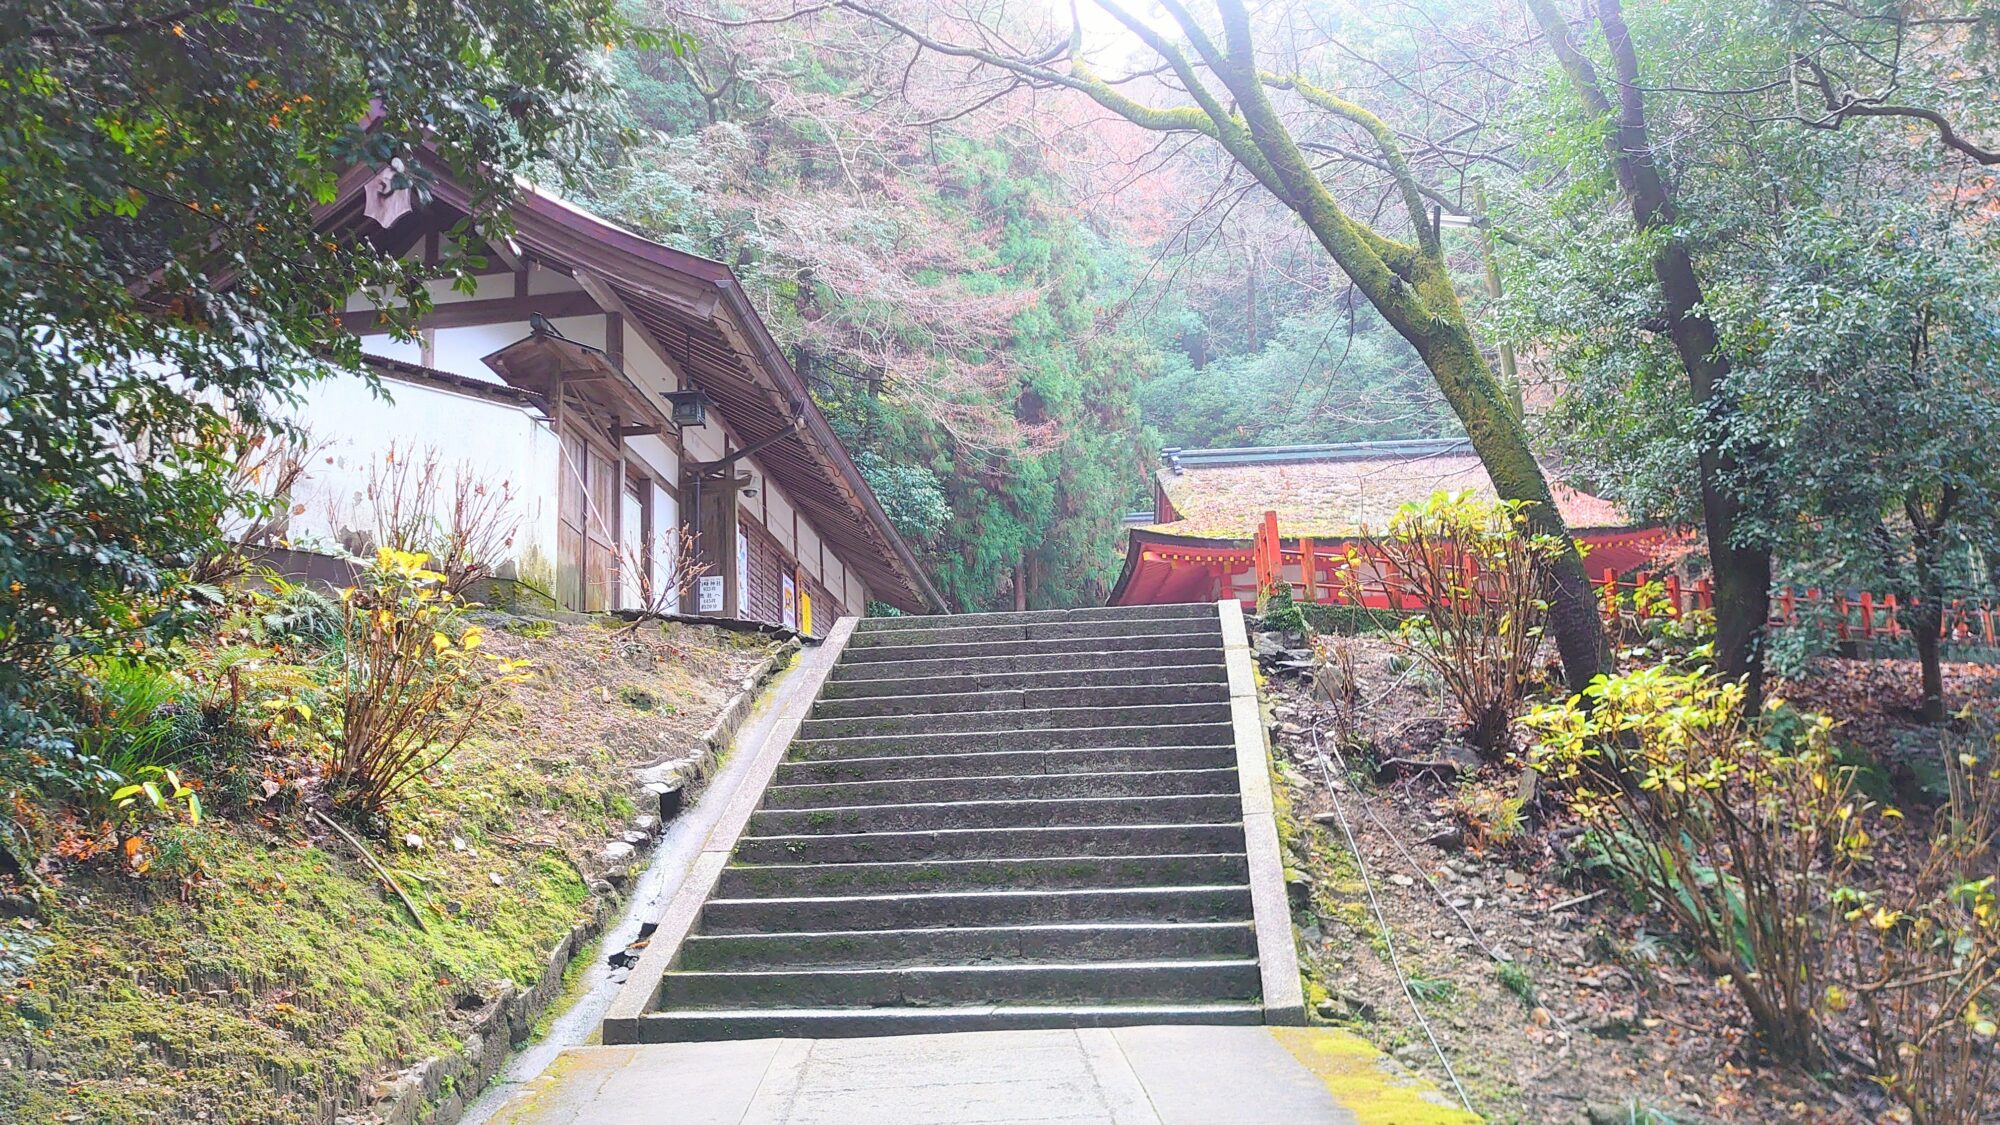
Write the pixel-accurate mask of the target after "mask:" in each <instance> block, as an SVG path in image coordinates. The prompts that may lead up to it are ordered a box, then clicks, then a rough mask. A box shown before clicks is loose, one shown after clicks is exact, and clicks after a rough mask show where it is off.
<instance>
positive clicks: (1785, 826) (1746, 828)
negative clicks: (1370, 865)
mask: <svg viewBox="0 0 2000 1125" xmlns="http://www.w3.org/2000/svg"><path fill="white" fill-rule="evenodd" d="M1742 707H1743V688H1742V685H1740V684H1736V683H1725V682H1721V681H1718V680H1716V679H1714V678H1712V677H1710V676H1709V675H1707V674H1705V673H1704V672H1701V671H1694V672H1687V671H1679V670H1675V669H1672V668H1668V667H1664V666H1655V667H1651V668H1644V669H1640V670H1637V671H1634V672H1630V673H1627V674H1624V675H1620V676H1614V677H1608V678H1605V677H1600V678H1599V679H1598V680H1597V681H1595V682H1594V683H1593V684H1592V685H1591V686H1590V688H1589V689H1588V690H1587V691H1585V692H1584V694H1583V695H1582V696H1578V697H1573V698H1571V699H1569V700H1567V701H1566V702H1564V703H1562V704H1560V705H1552V706H1545V707H1539V708H1535V709H1533V710H1532V711H1531V712H1530V713H1529V714H1528V716H1527V718H1526V725H1527V726H1528V727H1529V728H1530V729H1531V730H1534V731H1536V732H1537V733H1538V734H1539V735H1540V738H1541V745H1540V746H1539V747H1538V748H1537V749H1536V751H1535V752H1534V753H1533V760H1534V763H1535V764H1536V765H1537V766H1538V767H1539V768H1540V769H1541V770H1542V771H1543V772H1544V773H1545V774H1547V775H1549V776H1552V777H1554V778H1556V779H1558V780H1559V781H1561V782H1563V783H1564V784H1566V785H1567V786H1568V797H1569V801H1570V804H1571V807H1572V808H1573V809H1574V811H1575V812H1576V813H1577V815H1578V816H1579V818H1580V819H1581V820H1582V821H1583V822H1584V824H1585V826H1586V827H1587V828H1589V829H1590V830H1591V832H1592V833H1593V837H1594V840H1595V842H1596V846H1597V847H1598V848H1599V849H1601V853H1600V854H1601V858H1602V860H1603V861H1604V863H1605V864H1606V865H1607V866H1608V867H1609V868H1610V869H1611V871H1612V873H1613V875H1614V878H1616V879H1617V880H1618V881H1620V882H1622V883H1624V884H1625V885H1627V886H1629V887H1632V888H1634V889H1636V890H1637V891H1638V892H1639V893H1640V894H1642V895H1643V896H1644V897H1645V898H1646V899H1648V900H1650V901H1651V903H1652V904H1653V905H1654V906H1656V907H1657V908H1658V909H1659V910H1660V911H1661V912H1662V913H1664V914H1665V915H1666V916H1667V917H1668V918H1669V919H1671V920H1672V922H1673V923H1674V925H1675V927H1676V928H1677V929H1678V930H1679V931H1680V933H1681V934H1682V936H1683V937H1685V938H1686V939H1687V940H1688V941H1689V942H1690V943H1691V944H1692V945H1693V947H1694V949H1695V951H1696V952H1697V953H1698V954H1699V955H1700V957H1701V958H1702V960H1703V961H1704V962H1705V963H1706V964H1707V965H1708V967H1709V968H1710V969H1711V970H1712V971H1714V972H1716V973H1718V974H1721V975H1724V976H1727V977H1728V978H1729V979H1730V981H1731V982H1732V983H1733V985H1734V987H1735V989H1736V992H1737V995H1738V996H1739V997H1740V998H1741V999H1742V1001H1743V1004H1744V1007H1745V1008H1747V1009H1748V1010H1749V1013H1750V1016H1751V1019H1752V1021H1753V1022H1754V1023H1755V1025H1756V1027H1757V1030H1758V1031H1759V1033H1760V1034H1761V1035H1762V1037H1763V1038H1764V1041H1765V1043H1766V1045H1767V1046H1769V1047H1770V1049H1771V1050H1772V1051H1773V1052H1774V1053H1777V1054H1779V1055H1781V1056H1783V1057H1786V1058H1790V1059H1796V1060H1801V1061H1812V1060H1815V1059H1817V1058H1818V1057H1819V1053H1820V1047H1821V1040H1820V1037H1819V1035H1818V1034H1817V1028H1818V1025H1819V1018H1820V1014H1821V1012H1820V1005H1821V1003H1822V1000H1823V993H1824V988H1823V986H1824V985H1825V983H1826V979H1827V977H1826V965H1825V961H1824V958H1823V956H1822V947H1823V944H1824V942H1825V940H1826V937H1827V935H1826V932H1825V929H1826V925H1827V921H1826V919H1827V912H1826V910H1825V906H1826V888H1827V887H1828V886H1829V885H1839V884H1842V883H1845V882H1846V881H1847V880H1848V876H1849V875H1850V873H1851V871H1852V869H1853V866H1854V863H1855V862H1856V860H1857V859H1859V858H1861V857H1862V856H1864V855H1865V853H1866V850H1867V848H1868V846H1869V844H1870V842H1871V841H1870V838H1869V836H1868V834H1867V831H1866V830H1865V829H1864V828H1863V827H1862V815H1861V814H1862V813H1863V812H1865V811H1866V807H1867V802H1866V801H1865V800H1863V799H1861V798H1860V797H1858V795H1856V794H1855V793H1854V790H1853V773H1852V771H1851V770H1849V769H1847V768H1845V767H1842V766H1840V765H1839V764H1838V763H1837V762H1836V761H1835V760H1834V758H1833V755H1832V753H1831V738H1830V735H1831V731H1832V728H1833V724H1832V722H1831V721H1830V720H1828V719H1825V718H1823V717H1818V716H1810V715H1801V714H1798V713H1796V712H1793V711H1791V710H1790V709H1789V708H1787V707H1785V706H1784V705H1783V704H1782V703H1774V704H1773V705H1772V706H1771V707H1768V708H1767V709H1766V710H1765V712H1764V713H1763V714H1761V715H1758V716H1755V717H1752V718H1748V719H1746V718H1745V717H1744V716H1743V714H1742Z"/></svg>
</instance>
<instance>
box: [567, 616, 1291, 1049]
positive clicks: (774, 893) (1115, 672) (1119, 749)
mask: <svg viewBox="0 0 2000 1125" xmlns="http://www.w3.org/2000/svg"><path fill="white" fill-rule="evenodd" d="M1234 609H1235V607H1234V606H1224V607H1223V611H1224V612H1223V613H1222V614H1219V613H1218V609H1217V607H1216V606H1215V605H1214V604H1203V605H1178V606H1143V607H1131V608H1107V609H1094V610H1071V611H1049V612H1031V613H998V614H977V615H961V616H954V617H949V618H943V617H902V618H873V619H868V620H865V621H862V622H859V623H858V625H857V626H855V627H854V629H853V632H852V635H851V637H850V638H849V639H848V640H847V643H846V646H845V648H844V649H843V650H842V651H841V653H840V656H839V659H838V661H837V663H834V664H833V665H832V667H831V669H830V671H829V672H827V678H826V682H825V684H824V685H823V687H822V688H821V690H820V693H819V696H818V699H817V701H816V702H815V703H814V704H813V706H812V709H811V712H810V714H809V715H808V717H806V718H805V719H804V721H803V722H801V723H800V724H799V726H798V732H797V736H796V738H794V739H793V740H792V742H791V744H790V746H789V748H788V749H787V750H786V752H785V754H784V757H783V760H782V761H781V762H779V763H778V764H777V766H776V772H775V774H774V776H772V778H771V783H770V785H769V786H768V787H767V788H766V789H765V790H764V792H763V797H762V801H761V803H760V804H758V805H757V807H756V808H755V811H754V812H750V813H749V814H748V819H747V823H745V824H744V827H743V829H742V833H741V835H740V837H737V838H736V841H735V848H734V851H733V853H732V854H731V855H730V856H729V861H728V864H727V866H726V867H723V868H722V869H721V871H720V875H719V878H717V879H716V882H715V884H714V889H713V891H712V892H711V893H710V895H709V897H708V898H707V900H706V901H705V902H703V903H702V904H701V905H700V907H699V914H698V916H696V917H695V918H693V919H692V921H691V923H690V924H688V925H687V926H686V927H685V930H686V936H685V938H684V939H682V940H681V941H680V943H679V946H678V948H677V950H676V951H675V953H674V955H673V956H672V958H671V961H670V962H667V963H665V971H664V972H663V973H661V975H660V976H659V979H658V983H657V986H651V991H650V993H649V994H648V995H649V997H650V1000H651V1003H650V1006H649V1009H648V1010H647V1011H646V1012H645V1013H644V1015H643V1016H642V1017H641V1018H640V1019H639V1020H638V1021H636V1023H635V1025H634V1026H633V1027H632V1028H629V1029H627V1028H620V1029H618V1030H617V1031H616V1032H615V1033H614V1029H613V1028H612V1026H611V1024H610V1023H607V1025H606V1039H607V1041H608V1042H609V1041H628V1042H629V1041H634V1040H649V1041H662V1040H698V1039H742V1038H763V1037H771V1036H808V1037H827V1036H842V1035H876V1034H892V1033H900V1032H934V1031H955V1030H974V1029H979V1030H986V1029H997V1028H1041V1027H1080V1026H1110V1025H1123V1024H1140V1023H1261V1022H1265V1019H1266V1012H1265V1005H1264V1003H1263V999H1264V998H1263V996H1262V986H1261V984H1260V973H1259V960H1258V934H1257V929H1256V926H1255V924H1254V920H1253V908H1252V887H1251V882H1252V880H1251V867H1252V865H1251V864H1250V862H1249V860H1248V858H1247V856H1246V837H1245V827H1244V825H1245V811H1244V799H1243V794H1242V792H1241V790H1240V788H1239V785H1238V770H1237V765H1238V750H1237V732H1238V730H1239V729H1240V727H1239V725H1238V724H1237V723H1235V722H1234V721H1233V716H1232V702H1231V687H1230V674H1229V671H1228V668H1227V666H1226V664H1225V660H1224V646H1223V627H1224V624H1225V622H1224V621H1223V620H1222V617H1224V616H1227V615H1228V614H1229V613H1230V612H1233V611H1234ZM1235 630H1236V634H1237V635H1238V636H1239V637H1240V635H1241V624H1240V616H1239V617H1238V618H1237V619H1236V624H1235ZM1244 666H1245V667H1246V668H1247V661H1246V662H1245V665H1244ZM1243 674H1245V673H1239V676H1240V675H1243ZM1239 714H1240V712H1239ZM1256 733H1257V740H1258V741H1257V745H1258V751H1257V753H1258V758H1257V759H1256V760H1257V761H1258V763H1259V766H1260V768H1261V763H1262V757H1261V755H1262V738H1261V731H1258V732H1256ZM1265 781H1266V779H1264V778H1262V777H1260V778H1257V779H1256V784H1258V785H1263V784H1264V783H1265ZM1259 792H1262V793H1266V794H1267V793H1268V790H1267V789H1260V790H1259ZM1264 800H1265V801H1266V802H1268V796H1265V798H1264ZM1274 843H1275V837H1273V845H1274ZM1267 850H1269V851H1271V852H1272V853H1273V858H1272V860H1271V862H1272V863H1273V864H1274V863H1275V855H1274V853H1275V847H1274V846H1273V847H1271V848H1269V849H1267ZM1274 870H1275V869H1274ZM1274 877H1276V878H1279V879H1281V878H1282V877H1281V875H1279V876H1274ZM1275 893H1276V894H1277V895H1278V897H1279V900H1280V901H1279V905H1280V907H1282V895H1283V891H1282V886H1281V885H1280V886H1278V888H1277V889H1276V891H1275ZM1267 901H1268V900H1267ZM1266 909H1267V911H1268V909H1269V908H1268V905H1267V906H1266ZM1283 940H1284V943H1285V957H1286V959H1287V963H1288V964H1289V956H1290V953H1289V950H1290V927H1289V925H1288V924H1286V925H1284V934H1283ZM1287 971H1289V972H1291V973H1292V975H1293V978H1294V979H1295V977H1296V971H1295V969H1288V970H1287Z"/></svg>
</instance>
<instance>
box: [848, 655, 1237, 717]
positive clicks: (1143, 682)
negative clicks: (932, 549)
mask: <svg viewBox="0 0 2000 1125" xmlns="http://www.w3.org/2000/svg"><path fill="white" fill-rule="evenodd" d="M1185 651H1189V652H1194V653H1196V657H1195V659H1198V661H1199V662H1198V663H1194V664H1158V663H1147V664H1141V665H1139V666H1136V667H1131V668H1061V667H1058V668H1053V669H1049V670H1046V671H1039V672H979V673H974V674H971V675H942V676H940V675H929V674H925V675H912V676H891V677H885V678H883V679H879V680H829V681H827V683H826V685H825V687H823V688H822V689H821V691H820V706H822V707H824V706H825V705H826V704H828V703H831V702H834V701H836V700H838V701H842V702H846V701H851V700H861V699H900V698H903V697H905V696H917V697H920V698H922V697H929V696H933V695H961V694H975V693H979V692H989V691H1038V690H1044V689H1047V688H1064V689H1071V690H1074V689H1077V688H1130V687H1148V686H1164V685H1184V684H1196V683H1200V684H1226V683H1228V681H1229V672H1228V669H1227V668H1225V667H1224V666H1223V664H1222V661H1220V660H1218V659H1216V658H1215V655H1214V654H1213V653H1210V652H1208V651H1207V650H1205V649H1190V650H1185ZM1103 655H1105V656H1116V657H1130V658H1132V659H1135V660H1136V659H1139V658H1140V656H1141V655H1142V654H1135V653H1105V654H1103ZM1003 659H1007V660H1011V659H1013V658H1011V657H1006V658H1003ZM1036 659H1042V658H1039V657H1038V658H1036ZM1047 659H1050V660H1055V659H1058V658H1055V657H1049V658H1047ZM918 663H924V662H921V661H919V662H918ZM957 666H958V665H957V662H952V667H954V668H956V667H957ZM861 667H863V668H866V669H870V670H873V669H877V668H879V667H881V666H880V665H875V664H868V665H862V666H861Z"/></svg>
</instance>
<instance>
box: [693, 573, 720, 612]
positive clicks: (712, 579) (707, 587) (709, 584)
mask: <svg viewBox="0 0 2000 1125" xmlns="http://www.w3.org/2000/svg"><path fill="white" fill-rule="evenodd" d="M695 605H696V607H697V608H696V609H695V612H696V613H721V612H722V575H720V574H704V575H702V576H701V577H700V578H699V579H697V580H696V586H695Z"/></svg>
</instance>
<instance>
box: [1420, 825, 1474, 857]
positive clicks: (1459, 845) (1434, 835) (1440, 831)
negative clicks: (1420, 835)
mask: <svg viewBox="0 0 2000 1125" xmlns="http://www.w3.org/2000/svg"><path fill="white" fill-rule="evenodd" d="M1424 843H1426V844H1429V845H1430V846H1431V847H1434V848H1436V849H1438V850H1439V851H1445V852H1455V851H1461V850H1463V849H1464V847H1465V826H1464V825H1460V824H1446V825H1443V826H1442V827H1440V828H1437V829H1436V830H1434V831H1432V832H1431V834H1430V835H1428V836H1425V837H1424Z"/></svg>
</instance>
